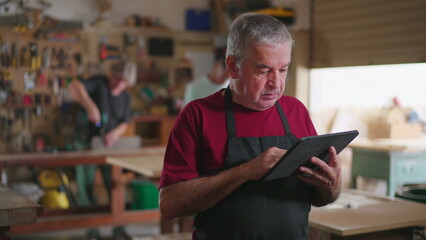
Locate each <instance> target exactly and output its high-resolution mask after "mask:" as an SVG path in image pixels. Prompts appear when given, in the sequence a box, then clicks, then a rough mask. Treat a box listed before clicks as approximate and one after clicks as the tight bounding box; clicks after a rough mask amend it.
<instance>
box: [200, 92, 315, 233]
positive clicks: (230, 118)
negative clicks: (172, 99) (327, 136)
mask: <svg viewBox="0 0 426 240" xmlns="http://www.w3.org/2000/svg"><path fill="white" fill-rule="evenodd" d="M225 107H226V125H227V129H228V155H227V158H226V160H225V162H224V169H228V168H232V167H234V166H237V165H239V164H241V163H244V162H247V161H249V160H251V159H253V158H255V157H257V156H259V155H260V154H261V153H262V152H264V151H265V150H267V149H268V148H271V147H279V148H282V149H289V148H290V146H291V145H292V144H293V143H294V142H295V141H296V140H297V138H296V137H295V136H294V135H293V134H291V133H290V127H289V125H288V122H287V119H286V117H285V115H284V112H283V110H282V108H281V105H280V104H279V103H278V102H276V103H275V107H276V109H277V110H278V112H279V115H280V117H281V120H282V124H283V127H284V129H285V132H286V134H287V135H284V136H267V137H244V138H237V137H236V130H235V120H234V114H233V109H232V107H233V102H232V96H231V91H230V90H229V87H228V88H227V89H226V91H225ZM312 190H313V187H312V186H311V185H308V184H306V183H304V182H302V181H301V180H299V179H298V178H297V177H296V176H291V177H288V178H284V179H276V180H271V181H263V180H258V181H249V182H246V183H244V184H243V185H241V186H240V187H239V188H237V189H236V190H235V191H234V192H233V193H231V194H230V195H229V196H227V197H226V198H225V199H224V200H222V201H221V202H220V203H218V204H217V205H215V206H213V207H212V208H210V209H208V210H206V211H203V212H200V213H198V214H197V215H196V216H195V219H194V224H195V229H196V234H197V237H198V239H199V240H204V239H212V240H218V239H219V240H222V239H241V240H250V239H262V240H266V239H286V240H291V239H292V240H296V239H297V240H299V239H307V237H308V236H307V233H308V215H309V211H310V209H311V205H310V199H311V193H312Z"/></svg>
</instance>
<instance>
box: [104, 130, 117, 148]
mask: <svg viewBox="0 0 426 240" xmlns="http://www.w3.org/2000/svg"><path fill="white" fill-rule="evenodd" d="M119 138H120V136H119V135H117V134H116V132H114V131H109V132H107V133H106V134H105V136H104V144H105V147H107V148H110V147H112V145H114V143H116V142H117V140H118V139H119Z"/></svg>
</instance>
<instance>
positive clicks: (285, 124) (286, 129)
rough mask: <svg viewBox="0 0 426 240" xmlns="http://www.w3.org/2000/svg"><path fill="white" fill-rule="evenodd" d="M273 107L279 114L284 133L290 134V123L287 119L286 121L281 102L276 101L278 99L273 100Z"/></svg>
mask: <svg viewBox="0 0 426 240" xmlns="http://www.w3.org/2000/svg"><path fill="white" fill-rule="evenodd" d="M275 107H276V108H277V110H278V113H279V114H280V117H281V121H282V123H283V126H284V130H285V134H291V131H290V125H289V124H288V121H287V118H286V117H285V114H284V111H283V108H282V107H281V104H279V103H278V101H276V102H275Z"/></svg>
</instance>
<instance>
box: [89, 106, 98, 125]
mask: <svg viewBox="0 0 426 240" xmlns="http://www.w3.org/2000/svg"><path fill="white" fill-rule="evenodd" d="M87 117H88V118H89V121H90V122H92V123H97V122H100V121H101V113H100V112H99V109H98V107H96V105H95V106H92V107H90V108H89V110H88V111H87Z"/></svg>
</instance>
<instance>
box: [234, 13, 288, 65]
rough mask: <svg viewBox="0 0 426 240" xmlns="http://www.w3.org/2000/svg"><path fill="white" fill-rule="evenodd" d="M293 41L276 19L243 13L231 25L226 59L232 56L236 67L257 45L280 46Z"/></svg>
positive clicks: (285, 28)
mask: <svg viewBox="0 0 426 240" xmlns="http://www.w3.org/2000/svg"><path fill="white" fill-rule="evenodd" d="M285 42H290V43H291V45H292V47H293V45H294V41H293V39H292V37H291V35H290V32H289V31H288V29H287V27H286V26H285V25H284V24H283V23H282V22H280V21H278V20H277V19H276V18H274V17H271V16H269V15H265V14H258V13H244V14H241V15H240V16H238V17H237V18H236V19H235V20H234V22H233V23H232V25H231V29H230V31H229V35H228V45H227V51H226V57H228V56H233V57H234V58H235V61H236V64H237V66H240V65H241V63H242V62H243V61H244V60H245V59H246V58H247V57H248V54H249V53H250V49H251V47H253V46H256V45H259V44H272V45H276V44H280V43H285Z"/></svg>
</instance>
